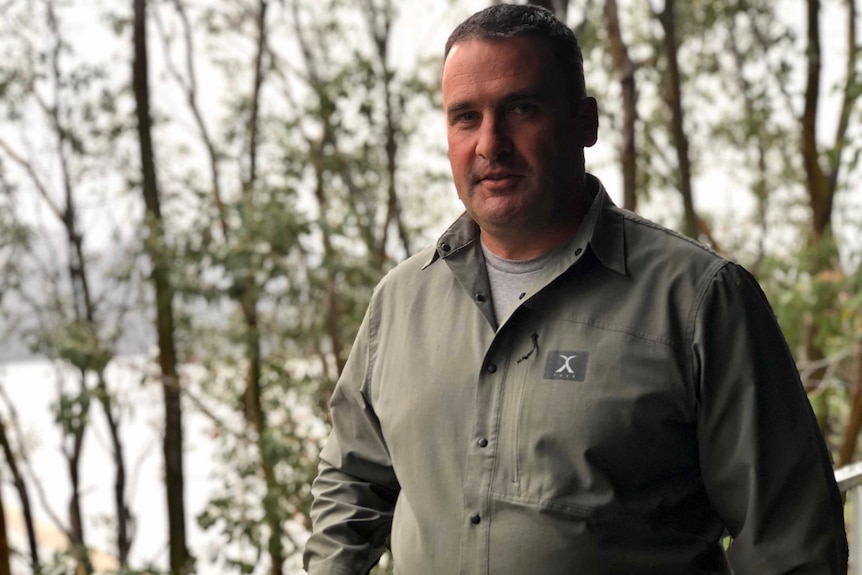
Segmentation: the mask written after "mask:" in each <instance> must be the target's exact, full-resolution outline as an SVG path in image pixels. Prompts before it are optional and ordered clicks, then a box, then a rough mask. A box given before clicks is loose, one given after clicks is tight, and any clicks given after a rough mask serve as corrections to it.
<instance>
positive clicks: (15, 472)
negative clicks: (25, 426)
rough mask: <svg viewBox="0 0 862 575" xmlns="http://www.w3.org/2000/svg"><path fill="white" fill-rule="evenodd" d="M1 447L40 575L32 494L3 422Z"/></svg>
mask: <svg viewBox="0 0 862 575" xmlns="http://www.w3.org/2000/svg"><path fill="white" fill-rule="evenodd" d="M0 447H2V449H3V454H4V455H5V456H6V465H7V466H8V467H9V471H10V472H11V473H12V483H13V484H14V485H15V491H16V492H17V493H18V500H19V502H20V503H21V514H22V515H23V516H24V527H25V529H26V530H27V545H28V547H29V549H30V567H31V569H32V571H33V574H34V575H38V574H39V573H41V572H42V563H41V562H40V561H39V546H38V545H37V543H36V528H35V524H34V523H33V511H32V506H31V505H30V494H29V493H28V491H27V484H26V483H24V476H23V475H21V470H20V469H19V468H18V460H17V458H16V457H15V454H14V453H13V451H12V446H11V445H10V444H9V437H8V436H7V435H6V424H5V423H4V422H3V421H2V420H0Z"/></svg>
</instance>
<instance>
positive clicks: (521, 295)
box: [518, 292, 527, 299]
mask: <svg viewBox="0 0 862 575" xmlns="http://www.w3.org/2000/svg"><path fill="white" fill-rule="evenodd" d="M526 295H527V292H521V293H519V294H518V299H524V296H526Z"/></svg>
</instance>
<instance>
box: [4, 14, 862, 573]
mask: <svg viewBox="0 0 862 575" xmlns="http://www.w3.org/2000/svg"><path fill="white" fill-rule="evenodd" d="M490 3H491V0H435V1H433V2H432V1H431V0H404V1H398V0H124V1H119V0H0V53H2V54H3V57H2V58H0V266H2V268H0V269H2V271H0V359H2V361H3V363H2V364H0V447H2V451H3V454H2V456H0V481H2V482H3V486H2V489H0V575H6V574H9V573H17V574H23V573H34V574H46V575H47V574H61V573H75V574H81V575H83V574H89V573H96V572H99V573H108V572H119V573H125V574H143V573H173V574H177V575H179V574H187V573H254V574H264V573H269V574H272V575H276V574H282V573H298V572H299V571H300V566H299V565H300V563H299V554H300V552H301V548H302V544H303V542H304V539H305V537H306V536H307V527H308V519H307V510H308V504H309V483H310V480H311V478H312V477H313V475H314V473H315V468H316V457H317V453H318V451H319V448H320V445H321V442H322V441H323V439H324V437H325V435H326V419H327V401H328V397H329V394H330V392H331V390H332V388H333V385H334V382H335V381H336V379H337V377H338V374H339V373H340V371H341V369H342V367H343V366H344V362H345V360H346V356H347V354H348V352H349V350H350V345H351V343H352V339H353V335H354V333H355V331H356V329H357V327H358V323H359V321H360V319H361V316H362V313H363V312H364V308H365V305H366V303H367V301H368V299H369V296H370V293H371V289H372V287H373V286H374V284H375V283H376V281H377V280H378V279H379V278H380V277H381V275H382V274H383V273H385V272H386V271H387V270H388V269H390V268H391V267H392V266H393V265H394V264H395V263H397V262H398V261H399V260H401V259H403V258H404V257H406V256H407V255H409V254H411V253H414V252H415V251H417V250H418V249H419V248H421V247H423V246H424V245H426V244H427V243H429V242H431V241H433V239H434V237H435V236H436V234H438V233H440V232H442V231H443V229H445V226H446V225H447V224H448V222H449V220H450V219H451V218H452V217H453V216H455V215H456V214H457V213H458V211H459V206H458V204H457V200H456V195H455V192H454V188H453V186H452V185H451V183H450V181H449V175H448V171H447V170H448V165H447V161H446V153H445V135H444V125H443V119H442V114H441V113H440V110H439V108H440V97H439V93H438V92H439V89H438V82H439V75H440V71H441V66H442V62H441V54H442V49H443V43H444V41H445V38H446V36H447V35H448V33H449V31H450V30H451V29H452V27H454V25H456V24H457V23H458V22H460V21H461V20H463V19H464V18H465V17H466V16H468V15H469V14H471V13H472V12H474V11H475V10H478V9H480V8H482V7H484V6H486V5H488V4H490ZM533 3H534V4H540V5H544V6H546V7H549V8H551V9H553V10H555V12H556V13H557V14H558V16H559V17H560V18H561V19H563V20H565V21H566V22H567V23H569V24H570V25H571V26H572V28H573V29H574V30H575V32H576V34H577V35H578V37H579V39H580V41H581V43H582V46H583V50H584V54H585V61H586V71H587V85H588V90H589V91H591V92H592V94H593V95H595V96H596V97H597V98H598V100H599V105H600V110H601V113H602V126H601V129H600V141H601V142H602V144H601V145H600V146H599V147H598V148H597V149H595V150H590V151H588V153H587V167H588V169H589V170H590V171H592V172H594V173H596V174H597V175H599V176H600V177H601V178H602V179H603V180H604V181H605V183H606V185H607V186H608V188H609V191H610V192H611V195H612V196H613V197H614V198H615V199H616V200H617V201H618V203H619V204H621V205H624V206H625V207H627V208H629V209H632V210H636V211H638V212H641V213H643V214H644V215H646V216H648V217H651V218H653V219H656V220H658V221H660V222H661V223H663V224H665V225H668V226H670V227H673V228H675V229H678V230H680V231H681V232H683V233H685V234H687V235H689V236H692V237H695V238H698V239H700V240H702V241H704V242H706V243H708V244H710V245H712V247H713V248H714V249H716V250H717V251H719V252H721V253H723V254H725V255H727V256H728V257H731V258H733V259H736V260H738V261H740V262H741V263H742V264H743V265H745V266H746V267H747V268H748V269H750V270H751V271H752V272H753V273H754V274H755V275H756V277H757V278H758V280H759V281H760V283H761V285H762V286H763V287H764V289H765V290H766V292H767V294H768V295H769V297H770V299H771V302H772V304H773V307H774V309H775V311H776V314H777V315H778V318H779V321H780V322H781V325H782V327H783V329H784V331H785V334H786V336H787V338H788V341H789V343H790V345H791V348H792V350H793V352H794V354H795V356H796V358H797V359H798V362H799V368H800V373H801V374H802V378H803V382H804V385H805V387H806V390H807V391H808V393H809V397H810V400H811V402H812V405H813V406H814V408H815V412H816V414H817V416H818V419H819V421H820V423H821V426H822V428H823V430H824V432H825V434H826V437H827V440H828V442H829V445H830V448H831V449H832V451H833V454H834V459H835V463H836V466H843V465H846V464H848V463H850V462H852V461H854V460H855V459H856V458H857V453H858V449H857V437H858V435H859V428H860V424H862V271H860V259H862V186H860V184H859V183H858V182H859V180H860V166H859V155H860V150H862V122H860V112H862V109H860V104H859V98H860V89H862V84H860V75H859V74H860V70H859V63H858V62H857V55H858V52H859V48H858V45H859V39H858V37H857V36H858V32H857V23H858V19H859V18H858V14H857V12H856V10H857V6H856V2H855V0H777V1H776V0H689V1H686V2H679V1H675V0H578V1H574V0H572V1H569V0H548V1H545V2H533ZM653 305H662V302H653ZM37 360H38V361H39V362H42V363H41V364H40V365H47V366H49V367H50V369H49V371H47V372H45V371H38V370H33V369H30V370H29V371H26V374H29V375H26V376H24V377H23V379H22V376H21V375H20V373H23V372H16V371H15V369H16V366H21V365H28V366H30V367H32V363H27V362H33V361H37ZM16 373H18V375H15V374H16ZM45 373H47V374H49V375H47V376H45V375H44V374H45ZM40 374H42V375H40ZM45 377H47V378H48V379H50V385H49V386H45V385H42V384H41V383H40V381H41V379H42V378H45ZM28 378H29V379H28ZM28 394H29V395H33V394H36V395H40V396H42V399H44V401H45V405H46V406H48V407H47V408H46V409H49V410H50V417H49V418H48V419H47V422H48V423H47V424H46V426H45V427H34V426H33V420H30V419H28V418H27V417H26V416H23V415H22V411H21V409H20V408H21V404H22V402H24V401H25V399H26V397H27V396H28ZM143 412H146V413H149V414H150V415H149V416H148V417H147V418H143V416H142V415H141V414H142V413H143ZM142 419H146V421H145V422H144V424H143V425H142V423H141V422H142ZM190 422H196V423H194V425H192V424H191V423H190ZM142 433H143V434H144V435H147V436H148V437H150V438H151V441H149V442H147V441H140V438H139V437H137V436H138V435H140V434H142ZM154 446H155V447H154ZM192 446H196V448H198V449H200V448H201V446H204V447H205V449H204V453H205V454H206V455H205V456H204V457H203V458H201V457H198V459H196V460H195V462H194V464H193V465H191V466H190V463H189V459H188V457H189V454H190V453H191V452H192ZM95 451H101V452H102V453H103V454H105V457H104V458H103V459H101V460H99V463H98V464H93V463H88V462H90V461H93V459H92V458H91V455H90V454H91V453H92V452H95ZM45 452H50V453H51V454H53V459H52V460H51V461H53V462H54V463H51V464H49V466H48V467H47V468H46V467H45V466H44V465H43V466H42V467H39V465H38V461H39V457H41V456H40V454H44V453H45ZM145 457H149V458H150V459H152V460H155V461H156V465H157V469H158V471H157V473H156V475H155V477H156V480H155V481H154V482H152V483H151V484H148V485H149V487H146V488H140V487H138V488H136V487H135V486H136V485H137V483H138V482H139V481H141V480H140V479H139V478H138V477H137V475H138V474H140V473H141V471H140V470H141V466H140V462H141V460H142V459H143V458H145ZM190 473H193V474H194V475H195V476H196V477H201V476H203V477H205V478H206V481H205V483H204V484H201V483H195V484H194V487H193V488H192V487H190V485H192V484H191V483H190V480H189V475H190ZM57 485H62V488H59V487H56V486H57ZM200 485H205V488H202V487H200ZM58 497H60V499H61V501H60V502H59V503H58V502H57V498H58ZM191 498H194V499H195V500H196V501H202V503H201V504H200V505H196V506H195V508H194V509H191V508H190V506H189V501H190V500H191ZM96 501H103V502H107V504H106V505H102V506H101V507H99V506H97V505H96V504H95V503H94V502H96ZM97 507H98V508H99V509H100V510H99V511H95V509H96V508H97ZM153 515H155V516H156V517H159V518H163V520H162V522H161V523H156V524H155V527H153V526H152V525H153V524H152V523H149V524H148V523H147V517H148V516H153ZM13 518H14V520H13ZM146 525H150V526H149V527H145V526H146ZM49 534H50V535H49ZM147 537H149V538H150V539H153V538H155V539H156V547H155V548H156V551H142V550H141V549H140V546H141V545H142V543H140V541H141V540H143V539H145V538H147ZM385 570H386V566H385V565H383V566H381V567H380V568H378V571H379V572H384V571H385Z"/></svg>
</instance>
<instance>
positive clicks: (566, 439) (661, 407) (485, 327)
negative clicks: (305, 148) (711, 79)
mask: <svg viewBox="0 0 862 575" xmlns="http://www.w3.org/2000/svg"><path fill="white" fill-rule="evenodd" d="M442 89H443V100H444V111H445V115H446V121H447V126H448V143H449V160H450V163H451V166H452V175H453V178H454V181H455V186H456V188H457V190H458V195H459V197H460V199H461V201H462V202H463V203H464V206H465V208H466V213H465V214H464V215H463V216H462V217H461V218H460V219H459V220H458V221H456V222H455V223H454V224H453V225H452V227H450V228H449V230H448V231H447V232H446V233H444V234H443V236H442V237H441V238H440V240H439V241H438V243H437V244H436V246H434V247H433V248H429V249H427V250H426V251H423V252H421V253H419V254H418V255H416V256H415V257H413V258H410V259H408V260H407V261H405V262H404V263H402V264H401V265H399V266H398V267H397V268H396V269H394V270H393V271H392V272H391V273H389V274H388V275H387V277H386V278H384V279H383V280H382V281H381V283H380V284H379V286H378V287H377V288H376V290H375V292H374V295H373V297H372V301H371V304H370V306H369V309H368V312H367V314H366V317H365V320H364V322H363V324H362V327H361V329H360V331H359V334H358V336H357V339H356V342H355V344H354V347H353V350H352V352H351V355H350V359H349V361H348V365H347V367H346V368H345V371H344V374H343V376H342V377H341V379H340V381H339V382H338V385H337V387H336V390H335V393H334V395H333V398H332V403H331V409H332V424H333V428H332V435H331V436H330V438H329V440H328V442H327V444H326V447H325V448H324V450H323V452H322V454H321V463H320V471H319V475H318V477H317V479H316V480H315V482H314V485H313V495H314V503H313V505H312V509H311V515H312V520H313V534H312V535H311V538H310V539H309V541H308V544H307V548H306V554H305V565H306V569H307V570H308V572H309V573H311V574H313V575H322V574H356V575H360V574H365V573H367V572H368V571H369V570H370V569H371V568H372V567H373V565H374V564H375V563H376V562H377V560H378V558H379V556H380V555H381V553H382V552H383V551H384V548H385V546H386V545H387V540H388V539H390V537H391V540H390V541H389V543H391V549H392V555H393V558H394V563H395V572H396V573H399V574H403V575H425V574H427V575H432V574H433V575H455V574H464V575H474V574H475V575H478V574H490V575H523V574H529V573H537V574H541V575H564V574H565V575H570V574H573V573H578V574H587V575H594V574H604V573H609V574H621V575H633V574H635V575H637V574H655V575H673V574H686V575H688V574H694V573H710V574H712V573H715V574H719V573H737V574H748V573H752V574H753V573H758V574H759V573H764V574H767V573H768V574H777V573H818V574H820V573H830V574H836V573H846V569H847V543H846V538H845V535H844V524H843V518H842V505H841V500H840V496H839V493H838V490H837V488H836V486H835V482H834V479H833V476H832V469H831V465H830V461H829V455H828V453H827V451H826V448H825V446H824V444H823V441H822V438H821V437H820V435H819V432H818V429H817V426H816V423H815V420H814V418H813V415H812V412H811V409H810V406H809V404H808V402H807V399H806V397H805V394H804V392H803V390H802V387H801V384H800V382H799V379H798V374H797V372H796V368H795V365H794V363H793V361H792V358H791V356H790V354H789V352H788V349H787V346H786V344H785V342H784V340H783V338H782V336H781V333H780V332H779V329H778V327H777V324H776V322H775V319H774V317H773V315H772V312H771V310H770V308H769V305H768V304H767V302H766V300H765V299H764V297H763V295H762V293H761V292H760V290H759V288H758V286H757V284H756V282H755V281H754V280H753V279H752V278H751V277H750V276H749V275H748V274H747V273H746V272H745V271H744V270H743V269H742V268H740V267H739V266H737V265H735V264H733V263H731V262H728V261H727V260H725V259H723V258H721V257H719V256H717V255H716V254H714V253H712V252H710V251H708V250H707V249H705V248H703V247H702V246H700V245H699V244H697V243H696V242H693V241H691V240H689V239H687V238H684V237H682V236H680V235H678V234H675V233H673V232H670V231H667V230H664V229H662V228H660V227H659V226H657V225H655V224H653V223H650V222H648V221H645V220H643V219H641V218H639V217H637V216H635V215H633V214H631V213H628V212H624V211H622V210H620V209H618V208H616V207H615V206H614V205H613V204H612V202H611V200H610V199H609V197H608V195H607V194H606V192H605V191H604V189H603V188H602V185H601V184H600V183H599V181H598V180H597V179H596V178H594V177H593V176H591V175H589V174H586V173H585V171H584V153H583V152H584V148H585V147H588V146H592V145H593V144H594V143H595V141H596V137H597V127H598V119H597V111H596V109H597V106H596V102H595V100H593V99H592V98H588V97H586V95H585V90H584V80H583V63H582V56H581V54H580V49H579V48H578V46H577V42H576V40H575V38H574V36H573V35H572V33H571V31H570V30H569V29H568V28H566V27H565V26H564V25H563V24H561V23H560V22H559V21H557V20H555V19H554V17H553V16H552V15H551V13H550V12H548V11H545V10H543V9H540V8H536V7H532V6H510V5H499V6H493V7H491V8H488V9H486V10H483V11H481V12H479V13H477V14H475V15H473V16H472V17H471V18H469V19H468V20H466V21H465V22H464V23H462V24H461V25H460V26H459V27H458V28H457V29H456V30H455V31H454V32H453V34H452V36H451V37H450V39H449V42H448V43H447V47H446V59H445V64H444V69H443V82H442ZM725 534H729V535H730V536H731V537H732V538H733V542H732V544H731V546H730V549H729V552H727V553H726V552H725V549H724V545H723V544H722V538H723V536H724V535H725Z"/></svg>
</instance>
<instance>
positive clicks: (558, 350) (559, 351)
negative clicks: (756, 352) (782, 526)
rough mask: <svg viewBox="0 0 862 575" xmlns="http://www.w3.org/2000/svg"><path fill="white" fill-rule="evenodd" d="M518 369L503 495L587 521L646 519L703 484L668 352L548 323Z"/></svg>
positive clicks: (682, 389)
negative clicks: (603, 516) (622, 509)
mask: <svg viewBox="0 0 862 575" xmlns="http://www.w3.org/2000/svg"><path fill="white" fill-rule="evenodd" d="M536 333H537V334H538V346H537V349H536V352H535V353H534V354H532V355H531V357H530V358H529V359H528V360H527V361H521V362H513V364H512V365H510V366H509V375H510V377H509V378H507V380H508V381H509V382H511V384H510V385H509V387H508V388H507V389H506V390H505V393H504V400H503V409H502V414H501V419H500V437H501V450H502V451H501V453H500V455H501V456H502V460H501V462H500V464H499V465H500V467H499V468H498V472H499V473H498V478H497V479H498V480H496V481H495V486H496V489H497V490H498V492H499V494H501V495H505V496H507V497H512V498H518V499H519V500H522V501H524V502H525V503H532V504H539V505H543V506H548V505H553V506H554V507H556V508H558V509H563V510H565V509H570V510H572V513H573V514H576V515H579V516H582V515H585V514H586V515H589V512H590V510H596V509H599V508H605V507H607V506H609V505H611V504H618V503H624V504H633V505H634V507H635V508H640V509H642V510H644V511H646V510H648V509H649V508H651V507H653V506H654V505H656V504H657V501H658V500H659V499H661V498H662V497H663V496H664V493H663V491H665V490H668V489H673V486H674V485H675V482H676V481H680V482H687V481H689V480H690V479H691V478H692V477H693V476H696V475H697V473H698V472H697V469H696V468H697V448H696V437H695V431H694V430H695V428H694V425H693V421H694V418H693V416H692V411H693V410H692V409H691V407H690V405H691V402H690V400H689V393H688V392H687V389H686V386H685V380H684V377H683V376H682V373H681V369H680V363H679V360H678V359H677V355H678V354H677V353H675V350H674V348H673V346H672V345H670V344H669V343H668V342H665V341H662V340H661V339H659V338H650V337H646V336H644V335H642V334H638V333H635V332H633V331H632V330H626V329H622V328H613V327H610V326H597V325H594V324H589V323H585V322H577V321H551V322H548V323H547V324H546V325H545V326H543V329H541V330H537V331H536Z"/></svg>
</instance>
